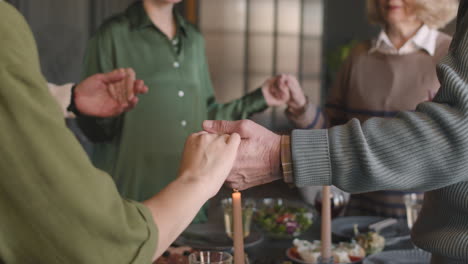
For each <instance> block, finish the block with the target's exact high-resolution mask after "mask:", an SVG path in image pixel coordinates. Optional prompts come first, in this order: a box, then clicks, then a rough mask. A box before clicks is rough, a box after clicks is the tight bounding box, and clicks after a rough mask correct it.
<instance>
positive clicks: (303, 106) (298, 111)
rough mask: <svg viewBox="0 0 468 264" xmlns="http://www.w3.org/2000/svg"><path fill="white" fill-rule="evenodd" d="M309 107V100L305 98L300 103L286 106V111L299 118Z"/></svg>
mask: <svg viewBox="0 0 468 264" xmlns="http://www.w3.org/2000/svg"><path fill="white" fill-rule="evenodd" d="M308 105H309V98H307V97H305V98H304V101H303V102H301V103H297V102H292V103H289V104H288V108H287V109H286V111H287V112H288V113H289V114H291V115H293V116H300V115H302V114H304V113H305V112H306V111H307V107H308Z"/></svg>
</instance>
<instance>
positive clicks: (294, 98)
mask: <svg viewBox="0 0 468 264" xmlns="http://www.w3.org/2000/svg"><path fill="white" fill-rule="evenodd" d="M279 85H280V87H282V86H286V87H287V89H288V90H289V94H290V97H289V101H288V108H290V109H291V110H293V111H297V110H299V109H302V108H304V107H305V105H306V104H307V99H306V96H305V95H304V91H303V90H302V88H301V85H300V84H299V81H298V80H297V79H296V77H294V76H293V75H290V74H282V75H280V77H279Z"/></svg>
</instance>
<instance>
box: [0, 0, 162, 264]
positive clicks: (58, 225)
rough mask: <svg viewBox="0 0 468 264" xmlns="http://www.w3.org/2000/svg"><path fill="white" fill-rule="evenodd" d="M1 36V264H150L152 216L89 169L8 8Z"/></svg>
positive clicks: (2, 13) (21, 23)
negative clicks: (124, 197) (123, 196)
mask: <svg viewBox="0 0 468 264" xmlns="http://www.w3.org/2000/svg"><path fill="white" fill-rule="evenodd" d="M0 36H2V40H1V43H2V48H1V49H0V123H1V124H2V125H1V126H2V128H1V136H0V171H1V173H0V214H1V217H0V233H1V236H0V260H1V261H0V262H2V261H3V262H5V263H47V264H51V263H60V264H63V263H87V264H91V263H100V264H101V263H145V264H146V263H151V260H152V257H153V254H154V253H155V249H156V246H157V237H158V231H157V228H156V226H155V224H154V222H153V219H152V216H151V213H150V212H149V210H148V209H147V208H146V207H145V206H143V205H141V204H139V203H136V202H133V201H127V200H123V199H122V198H121V197H120V196H119V194H118V192H117V190H116V187H115V185H114V183H113V181H112V179H111V177H109V175H106V174H105V173H103V172H101V171H99V170H97V169H96V168H94V167H93V166H92V165H91V163H90V161H89V159H88V158H87V156H86V154H85V152H84V151H83V150H82V148H81V146H80V145H79V143H78V142H77V141H76V139H75V138H74V137H73V135H72V133H71V132H70V131H68V130H67V128H66V126H65V123H64V120H63V114H62V112H61V109H60V107H59V106H58V105H57V104H56V103H55V102H54V99H53V97H52V96H51V95H50V93H49V91H48V88H47V85H46V81H45V80H44V78H43V76H42V75H41V70H40V66H39V61H38V55H37V50H36V46H35V42H34V39H33V36H32V33H31V31H30V30H29V27H28V26H27V24H26V22H25V20H24V19H23V18H22V17H21V15H19V13H18V12H17V11H16V10H15V9H14V8H13V7H11V6H10V5H9V4H7V3H6V2H0Z"/></svg>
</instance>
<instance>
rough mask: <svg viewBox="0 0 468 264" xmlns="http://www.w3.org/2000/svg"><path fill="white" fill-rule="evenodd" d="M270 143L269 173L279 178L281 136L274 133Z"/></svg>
mask: <svg viewBox="0 0 468 264" xmlns="http://www.w3.org/2000/svg"><path fill="white" fill-rule="evenodd" d="M272 144H273V147H272V150H271V157H270V166H271V174H272V175H273V176H274V177H278V178H281V136H280V135H276V134H275V139H274V140H273V143H272Z"/></svg>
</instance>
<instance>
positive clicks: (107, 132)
mask: <svg viewBox="0 0 468 264" xmlns="http://www.w3.org/2000/svg"><path fill="white" fill-rule="evenodd" d="M107 34H109V33H108V32H102V31H100V32H98V33H97V34H96V36H94V37H93V38H92V39H91V40H89V42H88V47H87V49H86V53H85V58H84V63H83V76H82V77H83V79H85V78H87V77H89V76H91V75H93V74H96V73H105V72H110V71H113V70H114V69H115V66H114V65H113V63H112V60H111V59H110V58H109V57H110V56H109V55H107V52H108V51H110V50H112V48H111V45H110V40H111V37H110V36H107ZM122 117H123V115H121V116H118V117H112V118H98V117H92V116H86V115H77V121H78V125H79V126H80V128H81V130H82V131H83V133H84V134H85V135H86V136H87V137H88V138H89V139H90V140H91V141H93V142H106V141H111V140H112V139H113V138H114V137H115V136H116V135H117V134H118V133H119V131H120V128H121V125H122V121H123V120H122V119H123V118H122Z"/></svg>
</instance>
